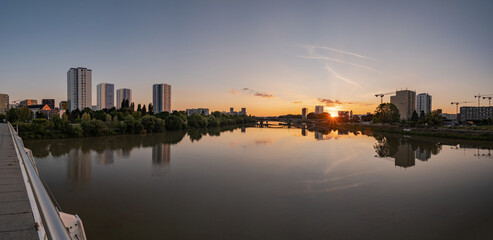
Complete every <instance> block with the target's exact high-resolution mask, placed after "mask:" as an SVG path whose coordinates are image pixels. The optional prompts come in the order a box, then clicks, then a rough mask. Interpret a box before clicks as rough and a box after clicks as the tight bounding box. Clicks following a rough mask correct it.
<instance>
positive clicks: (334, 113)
mask: <svg viewBox="0 0 493 240" xmlns="http://www.w3.org/2000/svg"><path fill="white" fill-rule="evenodd" d="M339 111H341V108H340V107H339V106H335V107H328V108H326V109H325V110H324V112H326V113H329V114H330V116H332V117H337V116H339Z"/></svg>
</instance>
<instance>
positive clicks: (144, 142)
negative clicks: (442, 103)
mask: <svg viewBox="0 0 493 240" xmlns="http://www.w3.org/2000/svg"><path fill="white" fill-rule="evenodd" d="M25 145H26V147H28V148H30V149H31V150H32V151H33V155H34V156H35V159H36V163H37V166H38V169H39V172H40V175H41V178H42V179H43V180H44V181H45V182H46V185H47V186H48V187H49V189H50V190H51V192H52V193H53V195H54V196H55V198H56V200H57V202H58V204H59V205H60V207H61V208H62V210H63V211H65V212H68V213H77V214H78V215H79V216H80V217H81V219H82V220H83V223H84V227H85V230H86V234H87V236H88V239H91V240H96V239H282V240H286V239H485V238H490V237H491V236H493V228H492V227H493V204H492V203H493V187H492V186H493V174H492V172H493V157H492V156H491V154H490V150H489V149H490V148H493V143H491V142H471V141H462V140H451V139H438V138H424V137H411V136H402V135H391V134H376V133H369V134H361V133H359V132H358V133H353V132H343V131H330V132H327V133H319V132H310V131H307V130H304V129H298V128H282V127H273V128H257V127H243V128H229V129H213V130H209V131H205V130H193V131H190V132H185V131H175V132H168V133H162V134H147V135H126V136H110V137H98V138H81V139H62V140H30V141H26V142H25Z"/></svg>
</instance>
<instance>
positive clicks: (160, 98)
mask: <svg viewBox="0 0 493 240" xmlns="http://www.w3.org/2000/svg"><path fill="white" fill-rule="evenodd" d="M152 106H153V110H154V113H160V112H171V85H168V84H165V83H161V84H154V85H153V86H152Z"/></svg>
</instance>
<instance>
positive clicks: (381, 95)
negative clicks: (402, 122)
mask: <svg viewBox="0 0 493 240" xmlns="http://www.w3.org/2000/svg"><path fill="white" fill-rule="evenodd" d="M394 93H395V92H389V93H379V94H375V97H380V103H381V104H382V103H383V96H385V95H389V94H394Z"/></svg>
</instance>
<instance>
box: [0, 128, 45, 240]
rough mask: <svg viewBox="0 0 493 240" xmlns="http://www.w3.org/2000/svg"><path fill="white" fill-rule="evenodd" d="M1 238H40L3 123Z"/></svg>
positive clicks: (0, 130)
mask: <svg viewBox="0 0 493 240" xmlns="http://www.w3.org/2000/svg"><path fill="white" fill-rule="evenodd" d="M0 239H39V237H38V234H37V232H36V229H35V227H34V218H33V213H32V209H31V205H30V202H29V199H28V196H27V190H26V186H25V184H24V180H23V178H22V172H21V168H20V165H19V160H18V157H17V153H16V151H15V147H14V142H13V140H12V136H11V134H10V131H9V128H8V126H7V124H4V123H0Z"/></svg>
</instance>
